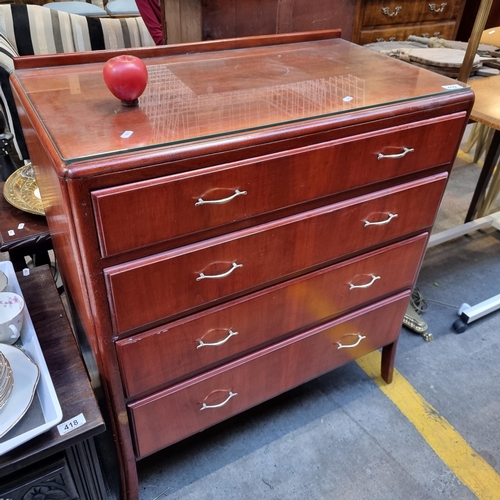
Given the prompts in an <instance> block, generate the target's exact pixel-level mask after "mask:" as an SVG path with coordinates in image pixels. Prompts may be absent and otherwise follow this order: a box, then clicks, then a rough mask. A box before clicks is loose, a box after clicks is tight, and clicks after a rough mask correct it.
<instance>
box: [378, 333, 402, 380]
mask: <svg viewBox="0 0 500 500" xmlns="http://www.w3.org/2000/svg"><path fill="white" fill-rule="evenodd" d="M397 344H398V341H397V340H396V341H395V342H393V343H392V344H389V345H386V346H385V347H383V348H382V369H381V372H382V378H383V379H384V380H385V381H386V382H387V383H388V384H390V383H391V382H392V375H393V373H394V360H395V358H396V346H397Z"/></svg>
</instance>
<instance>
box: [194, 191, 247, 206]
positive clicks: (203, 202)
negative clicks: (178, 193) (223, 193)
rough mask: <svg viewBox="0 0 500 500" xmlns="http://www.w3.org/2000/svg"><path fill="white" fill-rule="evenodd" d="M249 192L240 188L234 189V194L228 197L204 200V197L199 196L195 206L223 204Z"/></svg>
mask: <svg viewBox="0 0 500 500" xmlns="http://www.w3.org/2000/svg"><path fill="white" fill-rule="evenodd" d="M245 194H247V192H246V191H240V190H239V189H235V190H234V194H232V195H231V196H228V197H227V198H222V199H221V200H204V199H203V198H198V201H197V202H196V203H195V204H194V206H195V207H199V206H201V205H223V204H224V203H228V202H230V201H231V200H234V199H235V198H237V197H238V196H243V195H245Z"/></svg>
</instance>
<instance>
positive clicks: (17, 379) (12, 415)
mask: <svg viewBox="0 0 500 500" xmlns="http://www.w3.org/2000/svg"><path fill="white" fill-rule="evenodd" d="M0 351H2V352H3V353H4V355H5V357H6V358H7V359H8V360H9V363H10V367H11V369H12V374H13V376H14V388H13V389H12V393H11V395H10V397H9V399H8V400H7V403H5V405H4V407H3V408H1V409H0V437H2V436H4V435H5V434H7V432H9V431H10V430H11V429H12V427H14V426H15V425H16V424H17V423H18V422H19V420H21V418H22V417H23V415H24V414H25V413H26V412H27V411H28V408H29V407H30V405H31V403H32V402H33V398H34V397H35V390H36V386H37V384H38V380H39V378H40V370H39V368H38V366H37V365H36V364H35V363H33V361H31V358H30V357H29V356H28V355H27V354H25V353H24V352H23V351H21V349H19V348H17V347H14V346H12V345H7V344H0Z"/></svg>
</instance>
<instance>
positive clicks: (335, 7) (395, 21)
mask: <svg viewBox="0 0 500 500" xmlns="http://www.w3.org/2000/svg"><path fill="white" fill-rule="evenodd" d="M464 5H465V2H464V1H463V0H447V1H446V2H435V3H434V2H432V1H429V0H402V1H395V0H316V1H314V2H309V1H307V0H284V1H283V0H265V1H262V0H259V1H258V0H209V1H207V2H200V1H199V0H166V1H165V2H162V8H163V19H164V33H165V40H167V43H180V42H193V41H199V40H214V39H221V38H232V37H241V36H250V35H266V34H272V33H291V32H297V31H305V30H322V29H331V28H340V29H341V30H342V38H344V39H345V40H352V41H353V42H355V43H359V44H367V43H372V42H376V41H378V40H380V39H384V40H390V39H396V40H406V39H407V38H408V36H409V35H419V36H424V35H426V36H440V37H443V38H447V39H449V40H454V39H455V35H456V33H457V30H458V26H459V23H460V20H461V17H462V11H463V9H464Z"/></svg>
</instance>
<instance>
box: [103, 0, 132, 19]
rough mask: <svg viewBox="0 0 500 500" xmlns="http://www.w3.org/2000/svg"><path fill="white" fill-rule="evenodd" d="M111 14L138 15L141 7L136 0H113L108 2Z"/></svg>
mask: <svg viewBox="0 0 500 500" xmlns="http://www.w3.org/2000/svg"><path fill="white" fill-rule="evenodd" d="M106 10H107V11H108V14H109V15H110V16H138V15H139V9H138V8H137V4H136V3H135V0H112V1H111V2H108V3H107V4H106Z"/></svg>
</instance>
